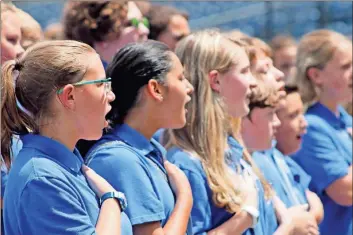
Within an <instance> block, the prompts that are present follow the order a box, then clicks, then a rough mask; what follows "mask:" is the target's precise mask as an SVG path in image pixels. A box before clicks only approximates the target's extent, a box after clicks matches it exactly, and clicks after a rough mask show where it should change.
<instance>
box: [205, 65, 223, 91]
mask: <svg viewBox="0 0 353 235" xmlns="http://www.w3.org/2000/svg"><path fill="white" fill-rule="evenodd" d="M219 77H220V75H219V72H218V71H217V70H212V71H211V72H209V73H208V78H209V82H210V86H211V88H212V90H214V91H215V92H218V93H219V92H220V90H221V85H220V81H219Z"/></svg>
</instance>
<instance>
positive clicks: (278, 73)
mask: <svg viewBox="0 0 353 235" xmlns="http://www.w3.org/2000/svg"><path fill="white" fill-rule="evenodd" d="M273 73H274V75H275V78H276V81H283V79H284V73H283V72H282V71H281V70H279V69H277V68H276V67H275V66H273Z"/></svg>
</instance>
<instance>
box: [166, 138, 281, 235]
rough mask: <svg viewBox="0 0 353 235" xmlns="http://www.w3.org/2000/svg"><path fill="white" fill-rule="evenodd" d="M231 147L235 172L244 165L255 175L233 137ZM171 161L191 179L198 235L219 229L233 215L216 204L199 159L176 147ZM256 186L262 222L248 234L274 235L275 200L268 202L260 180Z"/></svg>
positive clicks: (170, 153)
mask: <svg viewBox="0 0 353 235" xmlns="http://www.w3.org/2000/svg"><path fill="white" fill-rule="evenodd" d="M228 144H229V146H230V151H229V152H228V154H227V155H226V156H227V164H228V165H229V166H230V167H231V168H232V169H235V167H236V166H237V165H239V164H240V165H241V168H242V169H243V170H250V171H251V172H250V173H251V174H254V173H253V172H252V170H251V168H250V166H249V165H248V164H247V163H246V162H245V161H243V160H242V159H241V158H242V152H243V148H242V147H241V146H240V145H239V144H238V142H237V141H236V140H235V139H234V138H232V137H229V138H228ZM167 158H168V160H169V161H170V162H171V163H173V164H176V165H177V166H178V167H179V168H180V169H181V170H182V171H183V172H184V173H185V175H186V176H187V178H188V179H189V182H190V185H191V189H192V193H193V198H194V204H193V208H192V211H191V220H192V227H193V229H192V230H193V233H194V234H195V235H199V234H202V235H206V234H207V232H208V231H210V230H212V229H214V228H217V227H218V226H220V225H221V224H223V223H224V222H226V221H227V220H229V219H230V218H231V217H232V216H233V214H231V213H229V212H227V211H226V210H225V209H224V208H219V207H217V206H216V205H215V203H214V202H213V199H212V191H211V189H210V187H209V184H208V180H207V177H206V174H205V171H204V169H203V167H202V164H201V161H200V160H199V158H197V157H195V156H192V155H191V154H190V153H188V152H185V151H183V150H181V149H179V148H176V147H173V148H171V149H170V150H168V153H167ZM256 183H257V187H258V193H259V195H258V196H259V212H260V217H259V222H258V224H257V226H256V227H255V229H248V230H247V231H245V232H244V234H256V235H260V234H261V235H268V234H273V233H274V231H276V229H277V227H278V224H277V219H276V215H275V211H274V208H273V204H272V201H271V200H268V201H267V200H265V198H264V190H263V187H262V185H261V183H260V181H259V180H257V182H256Z"/></svg>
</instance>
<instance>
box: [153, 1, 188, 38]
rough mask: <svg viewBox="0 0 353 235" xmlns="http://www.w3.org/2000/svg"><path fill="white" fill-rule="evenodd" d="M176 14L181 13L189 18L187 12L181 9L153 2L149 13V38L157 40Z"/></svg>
mask: <svg viewBox="0 0 353 235" xmlns="http://www.w3.org/2000/svg"><path fill="white" fill-rule="evenodd" d="M174 15H181V16H183V17H184V18H185V19H186V20H188V19H189V16H188V14H187V13H186V12H182V11H179V10H178V9H176V8H174V7H171V6H164V5H155V4H153V5H152V6H151V8H150V10H149V12H148V14H147V18H148V20H149V22H150V33H149V35H148V38H150V39H153V40H157V39H158V37H159V35H160V34H161V33H163V32H164V31H165V30H166V29H167V28H168V24H169V21H170V19H171V17H172V16H174Z"/></svg>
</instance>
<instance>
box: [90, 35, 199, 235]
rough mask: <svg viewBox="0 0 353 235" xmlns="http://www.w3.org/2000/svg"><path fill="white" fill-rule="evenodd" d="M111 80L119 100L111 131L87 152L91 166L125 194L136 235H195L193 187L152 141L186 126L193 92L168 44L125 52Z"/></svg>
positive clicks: (112, 114) (130, 47)
mask: <svg viewBox="0 0 353 235" xmlns="http://www.w3.org/2000/svg"><path fill="white" fill-rule="evenodd" d="M107 75H108V76H110V77H111V78H112V90H113V91H114V93H115V94H116V96H117V97H116V99H115V101H113V102H112V111H111V112H110V114H109V116H108V119H109V121H110V124H111V128H110V130H108V132H107V134H105V135H104V136H103V137H102V139H101V140H99V141H98V143H96V144H95V145H94V146H93V147H92V149H90V150H89V152H88V153H87V155H86V161H87V165H89V166H90V167H92V169H94V170H95V171H96V172H97V173H99V174H100V175H102V176H103V177H104V178H105V179H106V180H107V181H108V182H109V183H111V184H112V185H113V186H114V187H116V188H117V189H118V190H120V191H122V192H124V194H125V195H126V198H127V200H128V202H129V207H128V208H127V210H126V213H127V215H128V217H129V219H130V221H131V224H132V226H133V232H134V234H135V235H152V234H153V235H157V234H178V235H179V234H180V235H181V234H183V235H185V233H187V234H192V231H191V227H190V226H188V225H189V224H188V223H189V216H190V211H191V207H192V202H193V200H192V193H191V190H190V185H189V182H188V180H187V178H186V177H185V175H184V174H183V172H182V171H180V169H178V168H177V167H176V166H174V165H173V164H171V163H169V162H167V161H165V149H164V148H163V147H162V146H161V145H160V144H159V143H158V142H157V141H155V140H154V139H153V138H152V135H153V134H154V133H155V132H156V131H157V130H158V129H160V128H181V127H183V126H184V125H185V124H186V119H185V115H186V112H187V110H186V109H185V105H186V103H188V102H189V101H190V94H191V93H192V91H193V87H192V86H191V85H190V83H189V82H188V81H187V80H186V79H185V77H184V69H183V66H182V65H181V63H180V61H179V59H178V58H177V56H176V55H175V54H174V53H173V52H172V51H171V50H170V49H169V48H168V46H167V45H165V44H163V43H160V42H157V41H152V40H151V41H147V42H142V43H131V44H128V45H127V46H125V47H123V48H122V49H121V50H120V51H119V52H118V53H117V54H116V55H115V57H114V59H113V61H112V62H111V63H110V65H109V67H108V68H107Z"/></svg>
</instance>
